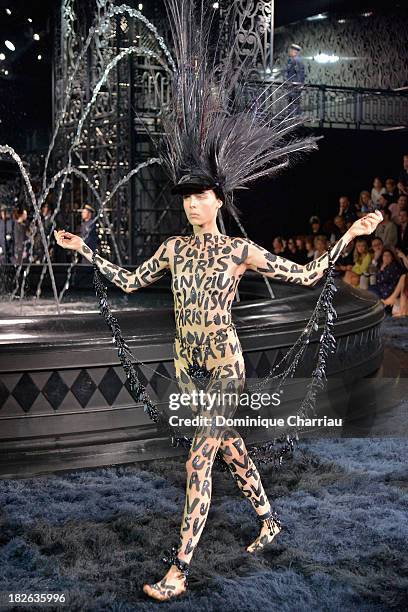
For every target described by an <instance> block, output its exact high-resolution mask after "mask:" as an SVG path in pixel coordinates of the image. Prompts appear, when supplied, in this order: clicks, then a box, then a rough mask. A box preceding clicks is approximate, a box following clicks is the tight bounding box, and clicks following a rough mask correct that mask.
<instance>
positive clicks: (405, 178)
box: [397, 153, 408, 195]
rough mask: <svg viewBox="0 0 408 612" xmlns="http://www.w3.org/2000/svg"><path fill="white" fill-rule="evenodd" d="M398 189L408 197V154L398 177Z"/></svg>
mask: <svg viewBox="0 0 408 612" xmlns="http://www.w3.org/2000/svg"><path fill="white" fill-rule="evenodd" d="M397 187H398V190H399V192H400V193H402V194H405V195H408V153H407V154H405V155H404V157H403V158H402V170H401V172H400V173H399V176H398V185H397Z"/></svg>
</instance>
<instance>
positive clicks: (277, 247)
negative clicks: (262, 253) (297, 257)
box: [272, 236, 289, 258]
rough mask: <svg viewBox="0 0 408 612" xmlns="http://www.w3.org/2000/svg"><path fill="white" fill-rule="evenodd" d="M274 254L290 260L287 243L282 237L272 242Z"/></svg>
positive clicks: (277, 237)
mask: <svg viewBox="0 0 408 612" xmlns="http://www.w3.org/2000/svg"><path fill="white" fill-rule="evenodd" d="M272 247H273V252H274V254H275V255H281V256H282V257H288V258H289V252H288V250H287V249H286V247H285V241H284V239H283V238H282V236H276V238H274V239H273V242H272Z"/></svg>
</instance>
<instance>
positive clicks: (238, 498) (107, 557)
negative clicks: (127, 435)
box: [0, 320, 408, 612]
mask: <svg viewBox="0 0 408 612" xmlns="http://www.w3.org/2000/svg"><path fill="white" fill-rule="evenodd" d="M401 322H402V320H399V321H397V320H394V321H390V320H387V322H386V324H385V326H384V329H385V331H386V333H388V336H387V338H388V339H387V342H388V341H389V336H392V334H393V333H394V332H395V334H396V335H397V336H398V341H399V342H400V340H401V336H402V335H403V334H405V341H407V339H408V334H407V333H406V332H407V330H406V329H405V330H404V331H401V329H398V331H396V329H395V328H400V324H401ZM405 346H408V342H407V344H406V345H405ZM407 458H408V452H407V444H406V440H405V439H399V438H384V439H379V438H375V439H355V438H351V439H320V440H308V441H303V442H302V444H301V446H300V447H299V448H298V450H297V451H296V454H295V456H294V458H293V459H292V460H289V461H287V462H286V463H285V464H284V466H283V468H282V469H281V471H280V472H276V471H274V470H273V469H272V468H270V467H264V468H263V469H262V475H263V481H264V484H265V488H266V490H267V492H268V493H269V497H270V499H271V501H273V504H274V507H275V508H276V510H277V511H278V512H279V514H280V515H281V518H282V520H283V521H284V522H285V523H286V524H287V526H288V527H289V529H290V532H283V533H282V534H281V535H280V536H278V538H277V540H276V542H275V543H274V544H273V546H272V547H271V548H270V549H269V550H267V551H264V552H263V553H261V554H257V555H256V556H252V555H250V554H249V553H247V552H246V551H245V546H246V545H247V544H248V543H249V542H251V541H252V540H253V539H254V538H255V536H256V535H257V532H258V524H257V521H256V515H255V513H254V511H253V510H252V508H251V506H250V504H249V502H248V501H247V500H246V499H245V498H243V497H242V494H241V493H240V491H239V490H238V488H237V487H236V485H235V483H234V481H233V480H232V478H231V477H230V476H229V474H228V473H220V472H219V471H216V472H215V473H214V486H213V502H212V505H211V508H210V513H209V517H208V521H207V524H206V526H205V529H204V532H203V535H202V537H201V540H200V545H199V547H198V549H197V551H196V553H195V556H194V558H193V563H192V568H191V572H192V575H191V579H190V588H189V591H188V593H187V594H186V595H184V596H183V597H182V598H180V599H175V600H173V601H170V602H168V603H156V602H153V601H151V600H149V599H148V598H146V596H145V595H144V594H143V592H142V585H143V583H144V582H145V581H150V582H151V581H153V580H157V579H159V578H161V577H162V576H163V574H164V572H165V569H166V568H165V565H164V564H163V563H161V561H160V558H161V556H162V554H163V552H164V551H165V550H166V549H169V548H170V546H171V545H172V544H173V543H176V541H177V535H178V531H179V525H180V519H181V512H182V508H183V503H184V487H185V471H184V460H183V459H182V458H180V459H168V460H158V461H153V462H146V463H143V464H140V463H138V464H135V465H132V466H124V467H107V468H104V469H93V470H78V471H73V472H69V473H60V474H57V475H53V476H49V477H41V478H31V479H25V480H8V481H0V502H1V511H0V512H1V514H0V521H1V523H0V591H9V590H11V591H13V592H27V591H31V592H44V591H50V592H55V591H58V592H61V591H64V592H65V593H66V597H67V604H66V605H65V608H64V609H66V610H70V611H72V610H78V611H79V610H81V611H85V610H86V611H92V610H95V611H104V610H112V611H114V612H125V611H135V610H136V611H147V610H149V611H150V610H157V609H158V608H159V607H162V608H165V609H166V610H174V611H177V612H182V611H190V610H196V611H197V612H204V611H213V610H214V611H215V610H217V611H218V610H225V611H236V610H245V611H272V610H273V611H275V610H279V611H281V612H286V611H288V612H303V611H305V612H306V611H307V612H309V611H310V610H312V609H313V610H319V611H320V610H322V611H323V610H325V611H330V612H337V611H339V612H340V611H341V612H344V611H354V610H355V611H358V612H365V611H370V612H372V611H373V612H375V611H385V610H406V609H407V601H408V553H407V542H408V522H407V516H408V470H407ZM16 609H19V610H20V609H22V608H16ZM26 609H27V608H26ZM32 609H40V608H39V607H35V608H34V607H33V608H32ZM44 609H46V608H44ZM47 609H48V610H49V609H50V608H47ZM55 609H63V608H61V607H60V608H55Z"/></svg>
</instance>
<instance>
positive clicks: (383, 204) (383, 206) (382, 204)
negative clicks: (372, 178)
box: [378, 193, 390, 212]
mask: <svg viewBox="0 0 408 612" xmlns="http://www.w3.org/2000/svg"><path fill="white" fill-rule="evenodd" d="M378 200H379V203H380V207H379V210H381V212H383V211H384V210H388V207H389V205H390V203H389V201H388V198H387V196H386V194H385V193H382V194H381V195H380V197H379V198H378Z"/></svg>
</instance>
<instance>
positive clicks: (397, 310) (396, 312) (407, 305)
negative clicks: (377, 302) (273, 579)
mask: <svg viewBox="0 0 408 612" xmlns="http://www.w3.org/2000/svg"><path fill="white" fill-rule="evenodd" d="M397 255H398V257H399V259H400V261H401V263H402V265H403V267H404V271H403V273H402V274H401V276H400V277H399V280H398V283H397V285H396V287H395V289H394V291H393V292H392V293H391V294H390V295H389V296H388V297H387V298H386V299H382V300H381V301H382V303H383V304H384V306H392V316H393V317H407V316H408V256H407V255H405V253H403V252H402V251H400V250H399V249H397Z"/></svg>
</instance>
